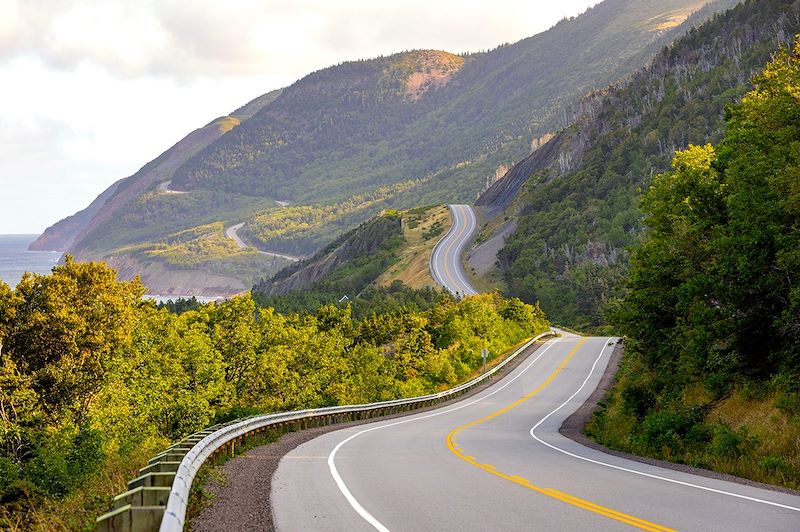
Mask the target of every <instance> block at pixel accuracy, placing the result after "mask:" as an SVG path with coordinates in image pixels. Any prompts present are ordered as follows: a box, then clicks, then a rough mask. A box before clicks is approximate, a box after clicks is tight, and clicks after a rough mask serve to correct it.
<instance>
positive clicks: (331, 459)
mask: <svg viewBox="0 0 800 532" xmlns="http://www.w3.org/2000/svg"><path fill="white" fill-rule="evenodd" d="M557 342H558V340H550V341H549V342H548V345H547V347H545V348H544V349H543V350H542V352H541V353H539V354H538V355H537V356H536V358H534V359H533V360H532V361H531V362H529V363H528V365H527V366H525V368H524V369H523V370H522V371H520V372H519V373H517V374H516V375H515V376H514V377H513V378H512V379H511V380H509V381H508V382H506V383H505V384H503V385H502V386H500V387H499V388H497V389H496V390H493V391H492V392H490V393H488V394H485V395H481V396H480V397H478V398H476V399H474V400H472V401H470V402H467V403H464V404H462V405H459V406H456V407H453V408H449V409H447V410H441V411H437V412H433V413H431V414H426V415H424V416H414V417H412V418H409V419H403V420H401V421H395V422H393V423H388V424H385V425H378V426H375V427H370V428H368V429H364V430H362V431H359V432H356V433H355V434H353V435H352V436H349V437H347V438H345V439H344V440H342V441H341V442H339V443H338V444H337V445H336V447H334V448H333V450H332V451H331V453H330V454H329V455H328V468H329V469H330V472H331V476H332V477H333V480H334V481H335V482H336V486H337V487H338V488H339V491H341V492H342V495H344V497H345V499H347V502H348V503H350V506H351V507H352V508H353V510H355V511H356V513H358V515H360V516H361V517H362V518H363V519H364V520H365V521H366V522H367V523H369V524H370V525H372V526H373V528H375V529H376V530H380V531H381V532H389V529H388V528H386V527H385V526H384V525H383V524H382V523H381V522H380V521H378V520H377V519H376V518H375V517H374V516H373V515H372V514H371V513H369V512H368V511H367V509H366V508H364V507H363V506H362V505H361V503H359V502H358V499H356V498H355V497H354V496H353V494H352V493H351V492H350V490H349V489H348V488H347V484H345V482H344V480H343V479H342V476H341V475H340V474H339V470H338V469H337V468H336V462H335V459H336V453H337V452H338V451H339V449H341V448H342V446H343V445H345V444H346V443H347V442H349V441H350V440H353V439H355V438H357V437H359V436H361V435H362V434H366V433H367V432H372V431H374V430H380V429H385V428H389V427H394V426H396V425H403V424H405V423H411V422H412V421H420V420H423V419H428V418H431V417H436V416H441V415H443V414H448V413H450V412H454V411H456V410H461V409H462V408H466V407H468V406H472V405H474V404H475V403H478V402H480V401H484V400H485V399H488V398H489V397H491V396H493V395H494V394H496V393H498V392H500V391H501V390H503V389H504V388H506V387H507V386H508V385H509V384H511V383H512V382H514V381H516V380H517V379H518V378H520V377H521V376H522V375H524V374H525V372H526V371H528V369H529V368H530V367H531V366H533V365H534V364H535V363H536V361H537V360H539V359H540V358H542V356H543V355H544V354H545V353H546V352H547V351H548V350H549V349H550V348H551V347H553V346H554V345H555V344H556V343H557ZM527 347H529V346H522V347H521V348H520V349H519V350H518V351H517V352H519V351H521V350H523V349H527Z"/></svg>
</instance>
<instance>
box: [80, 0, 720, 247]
mask: <svg viewBox="0 0 800 532" xmlns="http://www.w3.org/2000/svg"><path fill="white" fill-rule="evenodd" d="M733 2H734V0H720V1H718V2H715V3H714V7H713V8H706V9H701V11H700V12H699V13H697V14H696V15H694V16H692V17H691V18H690V19H688V20H687V17H690V15H691V14H692V13H693V12H695V11H697V10H698V9H700V8H702V6H703V5H704V4H705V3H706V2H705V0H658V1H656V0H606V1H605V2H602V3H600V4H598V5H597V6H595V7H594V8H592V9H590V10H588V11H587V12H586V13H584V14H582V15H580V16H578V17H575V18H571V19H567V20H563V21H561V22H560V23H559V24H557V25H556V26H554V27H553V28H551V29H550V30H548V31H546V32H543V33H541V34H539V35H536V36H534V37H531V38H528V39H525V40H522V41H520V42H518V43H515V44H511V45H503V46H500V47H499V48H497V49H494V50H492V51H489V52H482V53H474V54H466V55H453V54H450V53H446V52H441V51H430V50H428V51H412V52H404V53H400V54H396V55H392V56H389V57H381V58H377V59H371V60H363V61H354V62H348V63H343V64H341V65H336V66H333V67H330V68H327V69H324V70H321V71H319V72H315V73H313V74H311V75H309V76H307V77H305V78H303V79H301V80H300V81H298V82H296V83H295V84H293V85H292V86H290V87H287V88H286V89H284V90H282V91H279V92H278V93H275V94H272V95H265V97H264V98H261V99H258V100H257V101H256V102H254V103H253V105H250V106H248V108H247V109H246V111H247V112H246V113H243V114H244V116H241V117H238V118H237V115H236V114H234V115H232V118H234V119H235V120H236V124H233V123H231V121H227V122H226V124H227V125H226V131H225V132H223V133H224V134H220V135H216V138H214V139H211V141H210V142H203V143H196V144H193V146H192V150H191V151H189V150H186V151H182V152H181V154H180V157H178V158H175V157H170V164H169V165H168V166H164V165H163V164H161V163H159V162H158V161H159V160H160V159H159V160H157V161H154V163H152V164H151V165H148V166H147V167H145V168H144V169H143V170H142V171H141V172H140V173H138V174H137V175H135V176H133V177H131V178H129V179H126V180H125V181H123V182H122V183H121V184H120V185H119V187H118V189H117V190H116V191H115V193H114V194H113V195H112V196H111V197H110V198H109V199H107V200H106V202H105V204H104V207H103V208H102V209H101V210H100V212H99V213H98V214H97V215H96V216H95V217H94V218H93V219H92V220H91V221H90V222H88V223H87V224H86V225H85V226H84V227H83V228H82V231H81V233H80V234H79V235H78V236H77V237H76V239H75V242H74V244H73V245H72V246H71V247H70V251H71V252H72V253H74V254H76V256H78V257H80V258H105V257H108V256H119V255H120V249H121V248H124V247H126V246H131V245H133V244H141V243H146V242H156V241H160V240H163V239H164V238H166V237H168V236H169V235H172V234H176V233H178V232H181V231H183V230H187V229H192V228H195V227H198V226H205V225H207V224H211V223H217V222H223V223H224V224H226V225H233V224H238V223H241V222H247V224H246V226H245V234H247V235H248V236H249V237H250V240H251V241H253V242H257V243H258V244H259V246H260V247H261V248H262V249H267V250H270V249H273V250H291V251H292V252H293V253H295V254H303V255H308V254H311V253H313V252H314V251H315V250H316V249H319V247H321V245H324V243H325V242H328V241H330V240H331V239H332V238H333V236H334V235H335V234H336V233H338V232H341V231H342V230H346V229H347V228H350V227H354V226H355V225H357V224H358V223H359V222H361V221H363V220H365V219H367V218H368V217H369V216H371V215H372V214H374V213H375V212H378V211H379V210H381V209H383V208H387V207H392V208H394V207H399V208H408V207H413V206H415V205H419V204H433V203H441V202H445V201H471V200H472V199H474V198H475V197H476V195H477V194H478V193H479V192H480V191H481V190H482V189H483V188H484V187H485V186H486V185H487V183H490V182H491V181H493V180H494V179H496V176H497V175H501V174H502V173H503V172H504V171H505V169H506V168H507V166H508V165H511V164H512V163H513V162H515V161H518V160H520V159H521V158H523V157H525V156H526V155H527V154H528V153H529V152H530V150H531V149H532V147H536V146H538V145H540V144H541V142H542V141H543V139H546V138H547V136H548V135H549V134H550V133H551V132H553V131H556V130H558V129H559V128H560V127H562V126H563V124H564V123H565V121H567V122H568V121H569V120H570V115H571V111H567V110H566V109H567V108H568V107H569V106H570V105H571V104H574V102H576V101H577V99H578V98H579V97H580V96H581V95H582V94H585V93H586V92H587V91H589V90H590V89H592V88H596V87H602V86H605V85H607V84H608V83H610V82H613V81H616V80H618V79H620V78H624V77H625V76H626V75H628V74H629V73H630V72H632V71H634V70H635V69H636V68H639V67H640V66H641V65H643V64H644V63H646V62H647V61H648V59H649V58H650V57H652V55H653V54H654V53H655V51H656V50H658V49H659V48H661V47H662V46H663V45H665V44H668V43H670V42H671V41H672V40H673V39H674V38H675V37H676V36H678V35H680V34H682V33H684V32H685V31H686V29H687V28H688V27H689V26H691V25H692V24H694V23H696V22H697V21H700V20H702V19H704V18H707V17H708V16H710V14H711V12H712V11H713V9H720V8H722V7H725V6H727V5H730V4H732V3H733ZM240 111H241V110H240ZM237 124H238V125H237ZM234 125H235V127H232V128H231V126H234ZM165 156H167V154H166V153H165ZM173 163H174V164H173ZM152 165H155V167H156V170H158V177H153V175H152V172H150V171H148V170H152V168H151V166H152ZM164 181H171V184H170V185H169V186H170V187H171V189H172V190H177V191H180V192H185V193H183V194H168V193H164V191H163V190H161V191H159V189H158V185H159V184H160V183H163V182H164ZM364 194H366V195H368V196H369V197H371V198H375V197H377V198H378V199H377V200H375V201H370V202H369V205H366V206H364V207H363V208H358V209H354V210H352V211H348V212H346V213H338V212H337V213H334V214H333V215H330V213H329V212H327V211H329V209H328V208H329V207H330V206H331V205H335V204H337V203H341V202H343V201H345V200H348V199H353V198H356V199H357V198H358V197H360V196H361V195H364ZM276 201H279V202H286V201H288V202H291V203H292V204H293V205H294V206H296V207H298V208H306V209H310V214H309V216H311V217H312V218H313V220H314V223H312V224H311V225H310V226H308V227H305V226H303V225H302V223H304V222H303V221H304V217H306V213H305V212H302V213H301V216H300V217H299V218H297V217H285V218H284V217H281V216H277V218H278V225H279V226H278V227H277V228H276V227H275V225H274V224H273V223H272V222H273V218H275V215H274V212H276V211H277V210H278V209H279V206H278V205H277V204H276ZM354 201H355V200H354ZM319 212H324V213H325V215H324V216H318V213H319ZM265 219H266V220H267V221H268V223H266V224H265V223H263V221H264V220H265ZM298 220H299V221H298ZM298 223H300V224H301V225H300V226H299V227H304V229H303V231H300V232H298V231H296V229H297V227H298V225H294V224H298ZM280 224H283V225H282V226H280ZM263 227H268V228H269V230H268V231H260V228H263ZM289 232H291V233H292V236H291V238H290V239H288V240H291V241H287V238H284V236H282V235H285V234H287V233H289ZM275 235H278V236H277V237H276V236H275ZM273 246H278V247H277V248H276V247H273ZM153 260H155V259H153Z"/></svg>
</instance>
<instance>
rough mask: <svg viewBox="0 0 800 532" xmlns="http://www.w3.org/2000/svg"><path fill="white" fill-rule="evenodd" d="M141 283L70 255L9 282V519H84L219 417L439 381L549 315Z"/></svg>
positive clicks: (524, 309)
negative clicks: (159, 289)
mask: <svg viewBox="0 0 800 532" xmlns="http://www.w3.org/2000/svg"><path fill="white" fill-rule="evenodd" d="M143 291H144V289H143V287H142V286H141V284H140V283H139V282H138V281H132V282H125V283H119V282H117V281H116V280H115V272H114V271H113V270H111V269H109V268H108V267H106V266H105V265H102V264H91V263H90V264H76V263H74V262H72V261H71V260H69V259H68V260H67V263H66V264H65V265H64V266H59V267H57V268H55V270H54V273H53V274H52V275H49V276H41V275H27V276H26V277H25V278H23V280H22V281H21V282H20V284H19V286H18V288H17V289H16V290H11V289H10V288H9V287H8V286H6V285H5V284H3V283H2V282H0V340H1V341H2V342H3V350H2V356H0V415H2V416H3V418H2V432H0V500H2V501H3V507H2V510H0V528H14V527H18V528H21V529H26V530H27V529H31V528H36V529H47V530H49V529H59V528H62V529H63V528H66V529H85V528H90V527H91V526H92V523H93V520H94V517H96V516H97V515H98V514H100V513H102V512H104V511H106V510H108V509H109V508H110V504H111V498H112V496H113V495H114V494H115V493H117V492H119V491H120V490H122V489H124V482H125V479H126V477H130V476H131V475H132V473H133V470H134V469H135V468H137V467H141V466H142V465H143V464H144V462H145V460H146V459H147V457H148V456H149V454H151V453H153V452H154V451H155V450H156V449H158V448H161V447H163V446H165V445H166V444H167V443H168V442H170V441H175V440H177V439H179V438H181V437H183V436H185V435H187V434H190V433H192V432H195V431H197V430H199V429H201V428H203V427H205V426H207V425H209V424H212V423H214V422H215V420H216V421H218V420H221V419H230V418H234V417H238V416H241V415H244V414H249V413H255V412H268V411H276V410H291V409H299V408H313V407H322V406H330V405H337V404H347V403H362V402H370V401H377V400H383V399H393V398H398V397H403V396H408V395H416V394H421V393H425V392H430V391H433V390H436V389H438V388H441V387H447V386H450V385H453V384H455V383H457V382H458V381H459V380H461V379H463V378H465V377H466V376H468V375H469V374H470V373H471V372H472V371H473V370H475V369H476V368H477V367H478V366H479V365H480V363H481V357H480V350H481V349H482V348H484V347H486V348H488V349H489V352H490V355H491V358H496V357H497V356H499V355H500V354H501V353H503V352H504V351H506V350H507V349H508V348H510V347H511V346H512V345H514V344H516V343H517V342H519V341H520V340H522V339H523V338H525V337H529V336H532V335H534V334H537V333H539V332H541V331H543V330H545V329H546V328H547V327H548V323H547V321H546V319H545V318H544V316H543V314H542V313H541V311H540V310H539V309H538V308H535V307H531V306H530V305H526V304H523V303H521V302H520V301H519V300H506V299H503V298H501V297H500V296H499V295H497V294H487V295H483V296H475V297H470V298H467V299H465V300H462V301H454V300H452V299H451V298H449V297H447V296H442V298H441V299H440V300H439V301H438V302H437V303H436V304H435V305H434V306H433V307H432V308H431V309H430V310H428V311H425V312H411V311H409V310H408V309H407V308H403V309H401V310H399V311H393V312H390V313H386V314H381V315H375V314H372V317H370V318H368V319H366V320H364V321H361V322H358V321H355V320H354V319H353V318H352V316H351V310H350V307H349V306H347V307H338V306H333V305H329V306H323V307H320V308H319V309H318V310H317V311H316V312H315V313H314V314H311V315H281V314H278V313H275V312H274V311H273V310H272V309H270V308H266V309H265V308H257V307H256V304H255V303H254V301H253V300H252V299H251V297H250V296H249V295H248V296H244V297H237V298H234V299H232V300H230V301H228V302H225V303H222V304H207V305H201V306H200V307H198V308H197V309H196V310H190V311H187V312H183V313H182V314H173V313H170V312H169V311H168V310H166V309H159V308H156V307H155V306H154V305H153V303H152V302H142V301H141V299H140V298H141V295H142V293H143Z"/></svg>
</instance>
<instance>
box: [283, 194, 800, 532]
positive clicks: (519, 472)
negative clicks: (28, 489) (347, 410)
mask: <svg viewBox="0 0 800 532" xmlns="http://www.w3.org/2000/svg"><path fill="white" fill-rule="evenodd" d="M460 207H461V206H451V210H454V211H456V212H458V214H455V213H454V217H455V218H456V220H458V219H459V218H458V217H459V216H461V215H462V214H463V215H464V216H463V217H462V219H463V220H465V222H468V221H469V218H468V215H467V214H466V213H465V212H464V211H463V210H460V209H459V208H460ZM467 208H468V207H467ZM470 213H471V211H470ZM473 216H474V215H473ZM453 226H454V231H455V234H461V235H462V238H463V239H464V240H462V241H461V242H457V241H456V242H453V241H451V242H449V243H448V244H447V247H446V248H445V249H451V248H452V249H458V248H460V247H463V245H464V241H465V239H466V238H468V233H469V232H470V231H469V230H468V229H459V227H462V228H464V227H466V228H468V227H469V226H470V224H469V223H464V224H461V223H454V224H453ZM452 232H453V231H451V233H452ZM464 235H467V236H464ZM449 236H450V233H448V236H446V237H445V239H443V242H444V241H446V240H447V238H448V237H449ZM443 260H444V259H443ZM432 264H433V262H432ZM436 264H447V262H444V263H436ZM456 264H458V263H456ZM449 265H450V267H452V266H453V263H452V262H450V263H449ZM440 271H441V270H440ZM450 271H451V273H452V272H453V271H455V270H454V269H451V270H450ZM445 275H446V273H445ZM456 280H457V281H459V280H460V281H464V278H463V277H462V278H461V279H458V278H457V279H456ZM448 287H449V288H450V289H451V290H452V291H454V292H455V291H456V290H458V291H459V292H461V290H462V289H464V288H472V287H470V286H469V284H468V283H466V286H464V285H448ZM454 289H455V290H454ZM473 292H474V290H473ZM615 340H616V339H614V338H581V337H577V336H570V337H561V338H558V339H554V340H550V341H548V342H545V343H543V344H539V345H533V346H530V347H527V348H525V349H526V350H527V352H528V353H526V354H527V358H526V359H525V360H524V361H523V362H522V363H521V364H520V365H519V366H518V367H517V368H516V369H515V370H513V371H512V372H510V373H509V374H508V375H506V376H505V377H504V378H502V379H501V380H499V381H498V382H496V383H495V384H494V385H493V386H491V387H489V388H487V389H485V390H483V391H482V392H480V393H478V394H476V395H475V396H473V397H470V398H467V399H464V400H462V401H459V402H456V403H453V404H450V405H447V406H444V407H441V408H439V409H435V410H430V411H427V412H424V413H419V414H416V415H412V416H408V417H404V418H400V419H393V420H386V421H381V422H376V423H370V424H366V425H360V426H357V427H351V428H347V429H342V430H339V431H335V432H330V433H327V434H324V435H323V436H320V437H318V438H316V439H314V440H311V441H309V442H307V443H305V444H303V445H301V446H299V447H297V448H296V449H294V450H293V451H292V452H290V453H289V454H287V455H286V456H285V457H284V458H283V459H282V460H281V462H280V465H279V467H278V470H277V471H276V473H275V475H274V477H273V479H272V494H271V501H272V510H273V516H274V522H275V524H276V526H277V528H278V529H279V530H287V531H289V530H291V531H294V530H304V531H305V530H348V531H359V530H363V531H369V530H379V531H386V530H409V531H424V530H436V531H439V530H459V531H471V530H476V531H477V530H481V531H485V530H581V531H586V530H619V529H624V528H630V527H633V528H639V529H644V530H673V529H678V530H698V531H717V530H718V531H733V530H794V531H796V530H800V497H798V496H795V495H790V494H785V493H780V492H776V491H770V490H765V489H761V488H757V487H750V486H745V485H740V484H736V483H731V482H726V481H721V480H716V479H711V478H706V477H698V476H694V475H690V474H687V473H683V472H679V471H673V470H667V469H662V468H659V467H655V466H650V465H646V464H642V463H639V462H634V461H630V460H626V459H624V458H619V457H614V456H609V455H606V454H604V453H602V452H600V451H597V450H593V449H589V448H586V447H584V446H582V445H580V444H578V443H575V442H573V441H572V440H569V439H567V438H565V437H564V436H562V435H561V434H559V432H558V429H559V427H560V426H561V424H562V422H563V421H564V419H566V418H567V417H568V416H569V415H570V414H571V413H572V412H574V411H575V410H576V409H577V408H578V407H579V406H580V405H581V404H582V403H583V402H584V401H585V400H586V399H587V398H588V396H589V395H590V394H591V392H592V391H593V390H594V389H595V388H596V387H597V383H598V382H599V380H600V378H601V376H602V374H603V372H604V370H605V367H606V365H607V364H608V359H609V357H610V355H611V351H612V347H611V346H610V345H609V343H613V342H614V341H615Z"/></svg>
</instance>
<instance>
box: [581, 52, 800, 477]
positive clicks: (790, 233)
mask: <svg viewBox="0 0 800 532" xmlns="http://www.w3.org/2000/svg"><path fill="white" fill-rule="evenodd" d="M754 83H755V89H754V90H752V91H751V92H749V93H748V94H747V95H746V96H745V97H744V98H743V100H742V103H741V105H737V106H733V107H730V108H729V110H728V113H727V116H726V125H727V129H726V131H725V136H724V139H723V140H722V142H721V143H720V144H719V145H718V146H717V147H716V148H714V147H713V146H711V145H704V146H690V147H689V148H688V149H686V150H684V151H682V152H679V153H678V154H676V156H675V159H674V161H673V170H672V171H671V172H668V173H665V174H663V175H659V176H658V177H656V178H655V179H654V182H653V184H652V186H651V187H650V189H649V190H648V191H647V193H646V194H645V195H644V197H643V200H642V207H643V209H644V210H645V212H646V213H647V218H646V224H647V226H648V228H649V231H648V233H647V237H646V238H645V240H644V243H643V244H642V246H641V247H639V248H637V249H636V250H635V252H634V254H633V257H632V268H631V274H630V279H629V282H628V291H627V293H626V295H625V297H624V299H623V300H622V301H621V302H620V304H619V306H618V308H617V309H616V310H615V312H614V313H613V317H614V318H615V321H616V322H617V324H618V325H619V327H620V328H621V329H622V331H623V332H624V333H625V334H627V335H628V341H627V342H626V346H627V349H626V351H625V352H626V356H625V358H624V360H623V364H622V368H621V370H620V373H619V379H618V382H617V384H616V386H615V388H614V390H613V393H612V394H611V397H610V398H609V401H608V403H607V407H606V408H605V409H604V410H603V411H601V412H600V413H599V415H597V416H596V417H595V419H594V421H593V424H592V425H591V426H590V433H591V434H592V435H594V436H596V437H597V438H598V439H599V440H600V441H601V442H603V443H606V444H608V445H611V446H613V447H615V448H620V449H624V450H629V451H633V452H636V453H640V454H646V455H650V456H655V457H659V458H666V459H670V460H677V461H681V462H687V463H691V464H695V465H700V466H704V467H712V468H714V469H716V470H721V471H725V472H728V473H733V474H735V475H739V476H744V477H748V478H752V479H755V480H761V481H766V482H773V483H778V484H783V485H785V486H789V487H792V488H800V445H798V442H799V441H800V438H798V434H800V38H798V41H797V44H796V45H795V47H794V50H793V51H792V52H791V53H787V51H786V50H785V49H782V50H780V51H779V52H778V53H777V54H776V56H775V57H774V59H773V60H772V61H771V62H770V63H769V64H768V66H767V67H766V68H765V70H764V71H763V72H762V73H760V74H759V75H758V76H757V77H756V78H755V80H754Z"/></svg>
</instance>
